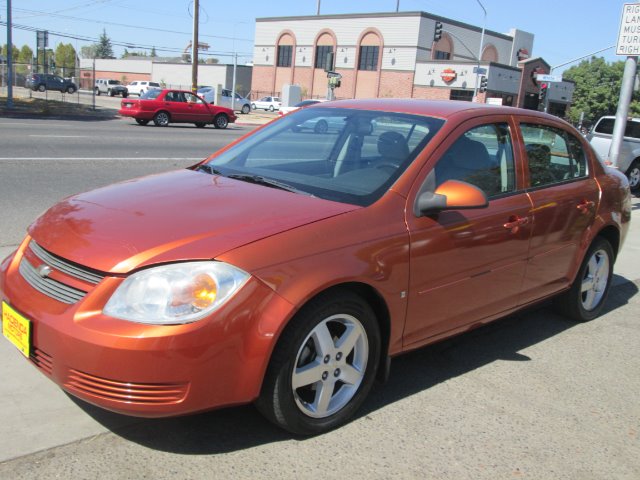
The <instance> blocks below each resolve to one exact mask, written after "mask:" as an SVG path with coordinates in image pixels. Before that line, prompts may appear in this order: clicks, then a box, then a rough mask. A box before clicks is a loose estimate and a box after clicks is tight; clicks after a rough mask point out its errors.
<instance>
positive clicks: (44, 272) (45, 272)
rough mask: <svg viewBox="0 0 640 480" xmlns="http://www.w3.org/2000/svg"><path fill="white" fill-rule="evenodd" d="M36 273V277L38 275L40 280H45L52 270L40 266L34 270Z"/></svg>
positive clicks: (43, 265)
mask: <svg viewBox="0 0 640 480" xmlns="http://www.w3.org/2000/svg"><path fill="white" fill-rule="evenodd" d="M36 272H38V275H40V276H41V277H42V278H47V277H48V276H49V275H51V272H52V270H51V267H50V266H49V265H45V264H42V265H40V266H39V267H38V268H37V269H36Z"/></svg>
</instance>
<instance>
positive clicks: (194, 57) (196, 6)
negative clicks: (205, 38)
mask: <svg viewBox="0 0 640 480" xmlns="http://www.w3.org/2000/svg"><path fill="white" fill-rule="evenodd" d="M199 14H200V0H193V39H192V40H191V91H192V92H193V93H196V92H197V91H198V23H199V21H198V18H199Z"/></svg>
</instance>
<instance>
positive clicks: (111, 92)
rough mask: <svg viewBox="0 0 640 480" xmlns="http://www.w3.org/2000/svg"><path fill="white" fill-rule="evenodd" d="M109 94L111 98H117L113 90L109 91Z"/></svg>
mask: <svg viewBox="0 0 640 480" xmlns="http://www.w3.org/2000/svg"><path fill="white" fill-rule="evenodd" d="M107 93H108V94H109V96H110V97H113V96H115V93H113V90H111V89H109V90H107Z"/></svg>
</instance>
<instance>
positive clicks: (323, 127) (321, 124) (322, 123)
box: [313, 120, 329, 133]
mask: <svg viewBox="0 0 640 480" xmlns="http://www.w3.org/2000/svg"><path fill="white" fill-rule="evenodd" d="M313 131H314V132H316V133H327V132H328V131H329V124H328V123H327V121H326V120H318V123H316V125H315V126H314V127H313Z"/></svg>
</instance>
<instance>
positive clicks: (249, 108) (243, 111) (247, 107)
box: [240, 105, 251, 115]
mask: <svg viewBox="0 0 640 480" xmlns="http://www.w3.org/2000/svg"><path fill="white" fill-rule="evenodd" d="M250 110H251V107H250V106H249V105H243V106H242V109H241V110H240V112H241V113H243V114H245V115H246V114H247V113H249V111H250Z"/></svg>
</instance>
